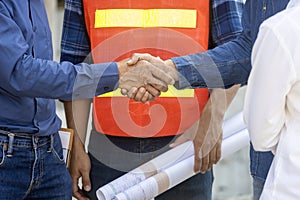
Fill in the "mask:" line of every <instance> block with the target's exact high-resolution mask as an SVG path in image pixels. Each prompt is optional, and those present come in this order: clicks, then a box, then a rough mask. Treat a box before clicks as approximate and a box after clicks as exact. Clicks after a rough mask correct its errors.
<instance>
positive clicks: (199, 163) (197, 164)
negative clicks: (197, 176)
mask: <svg viewBox="0 0 300 200" xmlns="http://www.w3.org/2000/svg"><path fill="white" fill-rule="evenodd" d="M199 155H200V154H199V152H198V153H195V155H194V172H195V173H198V172H200V169H201V166H202V159H200V156H199Z"/></svg>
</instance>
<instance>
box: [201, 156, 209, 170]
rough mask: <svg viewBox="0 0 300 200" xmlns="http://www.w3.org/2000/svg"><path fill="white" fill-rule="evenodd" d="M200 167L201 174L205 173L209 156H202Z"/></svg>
mask: <svg viewBox="0 0 300 200" xmlns="http://www.w3.org/2000/svg"><path fill="white" fill-rule="evenodd" d="M201 160H202V166H201V169H200V172H201V173H205V172H206V171H207V170H208V169H209V168H208V164H209V155H207V156H204V157H203V158H202V159H201Z"/></svg>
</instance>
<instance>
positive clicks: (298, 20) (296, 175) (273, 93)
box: [244, 0, 300, 200]
mask: <svg viewBox="0 0 300 200" xmlns="http://www.w3.org/2000/svg"><path fill="white" fill-rule="evenodd" d="M299 2H300V1H299V0H292V1H291V2H290V4H289V5H288V7H287V9H286V10H284V11H282V12H280V13H278V14H276V15H275V16H273V17H271V18H269V19H268V20H266V21H265V22H264V23H263V24H262V25H261V27H260V30H259V33H258V37H257V40H256V42H255V44H254V47H253V50H252V66H253V68H252V71H251V74H250V77H249V81H248V88H247V93H246V97H245V107H244V118H245V122H246V124H247V127H248V131H249V133H250V138H251V141H252V143H253V146H254V149H255V150H257V151H270V150H271V151H273V152H274V153H275V152H276V153H275V157H274V161H273V163H272V166H271V168H270V171H269V174H268V177H267V180H266V184H265V187H264V190H263V193H262V196H261V198H260V199H261V200H266V199H268V200H276V199H278V200H299V199H300V5H299V4H300V3H299Z"/></svg>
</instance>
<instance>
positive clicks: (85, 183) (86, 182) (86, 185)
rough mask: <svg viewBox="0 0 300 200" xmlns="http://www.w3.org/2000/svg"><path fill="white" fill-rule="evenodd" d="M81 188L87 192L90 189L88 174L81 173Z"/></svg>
mask: <svg viewBox="0 0 300 200" xmlns="http://www.w3.org/2000/svg"><path fill="white" fill-rule="evenodd" d="M82 187H83V188H84V190H85V191H87V192H89V191H90V190H91V189H92V186H91V180H90V175H89V173H88V172H84V173H82Z"/></svg>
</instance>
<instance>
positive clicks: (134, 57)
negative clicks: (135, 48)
mask: <svg viewBox="0 0 300 200" xmlns="http://www.w3.org/2000/svg"><path fill="white" fill-rule="evenodd" d="M139 60H147V61H148V60H151V55H150V54H148V53H145V54H141V53H134V54H132V56H131V58H130V59H129V60H128V61H127V64H128V65H135V64H136V63H137V62H138V61H139Z"/></svg>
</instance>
